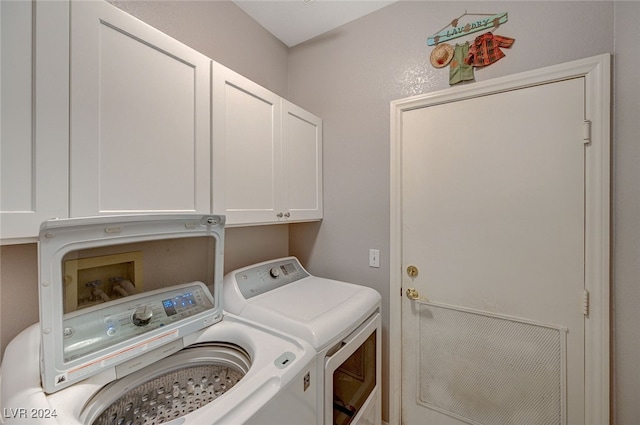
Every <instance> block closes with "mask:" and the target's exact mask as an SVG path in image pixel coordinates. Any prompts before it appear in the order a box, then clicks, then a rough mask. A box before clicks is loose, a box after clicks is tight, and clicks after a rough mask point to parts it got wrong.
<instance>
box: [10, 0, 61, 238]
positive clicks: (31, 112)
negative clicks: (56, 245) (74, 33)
mask: <svg viewBox="0 0 640 425" xmlns="http://www.w3.org/2000/svg"><path fill="white" fill-rule="evenodd" d="M0 20H1V22H0V31H1V37H0V39H1V43H2V45H1V47H0V53H1V58H0V64H1V65H2V70H1V71H0V75H1V78H2V83H1V86H0V87H1V89H0V92H1V111H2V117H1V122H2V125H1V134H0V239H2V242H3V243H21V242H26V241H28V240H26V239H27V238H31V239H33V238H35V237H36V236H37V235H38V232H39V229H40V224H41V223H42V222H43V221H44V220H47V219H49V218H52V217H66V216H67V215H68V189H67V188H68V164H69V162H68V157H69V151H68V145H69V126H68V123H69V115H68V110H69V77H68V76H69V46H68V40H69V5H68V4H67V3H65V2H50V1H42V2H40V1H38V2H30V1H1V2H0ZM35 64H37V65H38V66H37V67H35V66H34V65H35Z"/></svg>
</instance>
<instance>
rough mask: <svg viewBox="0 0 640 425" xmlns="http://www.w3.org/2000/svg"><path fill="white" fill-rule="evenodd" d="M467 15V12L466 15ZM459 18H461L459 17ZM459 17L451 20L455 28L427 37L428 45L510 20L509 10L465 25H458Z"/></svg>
mask: <svg viewBox="0 0 640 425" xmlns="http://www.w3.org/2000/svg"><path fill="white" fill-rule="evenodd" d="M465 15H467V13H466V12H465V14H464V15H462V16H465ZM458 19H459V18H458ZM458 19H454V20H453V21H452V22H451V26H452V27H453V28H449V29H443V30H442V31H440V32H439V33H437V34H434V35H432V36H431V37H429V38H428V39H427V45H428V46H435V45H436V44H438V43H442V42H445V41H448V40H453V39H454V38H458V37H462V36H464V35H467V34H473V33H474V32H478V31H484V30H486V29H487V28H491V27H497V26H498V25H501V24H504V23H505V22H507V20H508V16H507V12H504V13H498V14H496V15H491V16H487V17H486V18H482V19H478V20H477V21H473V22H469V23H467V24H465V25H458Z"/></svg>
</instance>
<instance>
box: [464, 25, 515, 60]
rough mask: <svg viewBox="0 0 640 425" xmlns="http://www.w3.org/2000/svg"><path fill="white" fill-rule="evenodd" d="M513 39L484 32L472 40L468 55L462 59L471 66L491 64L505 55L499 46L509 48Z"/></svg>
mask: <svg viewBox="0 0 640 425" xmlns="http://www.w3.org/2000/svg"><path fill="white" fill-rule="evenodd" d="M514 41H516V40H515V39H514V38H509V37H503V36H500V35H493V34H492V33H490V32H487V33H484V34H482V35H480V36H478V37H476V39H475V40H474V41H473V44H472V45H471V46H470V47H469V55H468V56H467V57H466V58H465V60H464V61H465V62H466V63H467V64H469V65H473V66H487V65H491V64H492V63H494V62H496V61H497V60H499V59H501V58H503V57H504V56H505V54H504V53H503V52H502V50H500V48H501V47H502V48H509V47H511V46H512V45H513V42H514Z"/></svg>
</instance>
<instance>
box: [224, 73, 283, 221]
mask: <svg viewBox="0 0 640 425" xmlns="http://www.w3.org/2000/svg"><path fill="white" fill-rule="evenodd" d="M211 84H212V105H213V108H212V109H213V121H212V126H213V162H212V164H213V212H215V213H219V214H225V215H226V216H227V224H230V225H232V224H258V223H270V222H274V221H276V215H277V214H278V213H280V212H281V201H280V199H279V195H280V182H281V180H282V162H281V161H282V159H281V158H282V154H281V147H280V137H281V125H280V97H279V96H277V95H276V94H274V93H272V92H270V91H269V90H267V89H265V88H263V87H261V86H259V85H258V84H256V83H254V82H253V81H251V80H249V79H247V78H244V77H243V76H241V75H239V74H237V73H235V72H233V71H231V70H230V69H228V68H225V67H223V66H222V65H218V64H215V63H214V65H213V66H212V78H211Z"/></svg>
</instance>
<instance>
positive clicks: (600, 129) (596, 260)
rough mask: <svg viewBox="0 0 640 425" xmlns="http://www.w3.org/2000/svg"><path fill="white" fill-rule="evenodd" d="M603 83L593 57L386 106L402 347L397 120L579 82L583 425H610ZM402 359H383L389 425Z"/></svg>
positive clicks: (395, 302) (395, 307) (393, 281)
mask: <svg viewBox="0 0 640 425" xmlns="http://www.w3.org/2000/svg"><path fill="white" fill-rule="evenodd" d="M610 75H611V56H610V55H609V54H604V55H599V56H594V57H591V58H586V59H581V60H577V61H573V62H568V63H564V64H560V65H555V66H550V67H546V68H542V69H538V70H533V71H527V72H523V73H519V74H514V75H510V76H506V77H501V78H496V79H492V80H488V81H483V82H478V83H475V84H471V85H465V86H461V87H452V88H449V89H446V90H442V91H438V92H434V93H427V94H424V95H419V96H413V97H409V98H405V99H400V100H396V101H393V102H391V135H390V170H391V173H390V174H391V175H390V180H391V182H390V183H391V184H390V190H391V193H390V200H391V201H390V280H389V282H390V291H389V293H390V294H391V299H390V301H389V302H390V330H389V343H390V345H391V346H395V347H400V346H401V341H402V328H401V323H402V309H401V305H402V304H401V302H402V297H403V296H404V295H403V293H402V290H403V288H402V272H403V271H402V199H401V196H402V187H401V184H402V172H403V170H402V163H401V159H402V114H403V113H404V112H405V111H409V110H412V109H416V108H422V107H426V106H431V105H436V104H440V103H447V102H457V101H462V100H465V99H470V98H473V97H477V96H484V95H488V94H494V93H499V92H503V91H508V90H517V89H520V88H524V87H529V86H532V85H538V84H545V83H551V82H555V81H559V80H564V79H568V78H576V77H584V79H585V98H586V110H585V119H587V120H589V121H590V122H591V126H590V134H589V135H588V137H589V138H590V141H589V145H590V146H589V149H586V150H585V289H586V290H587V291H588V292H589V315H588V316H587V317H586V319H585V409H586V411H585V423H599V424H609V421H610V419H609V418H610V366H609V365H610V320H609V310H610V289H609V288H610V286H609V285H610V208H611V207H610V205H611V202H610V196H611V195H610V184H611V183H610V174H611V169H610V168H611V167H610V158H611V155H610V131H611V130H610V108H611V106H610V102H611V89H610V78H611V77H610ZM401 359H402V353H401V352H398V351H397V350H392V351H391V352H390V356H389V376H390V382H389V394H390V400H389V423H390V424H400V423H401V411H402V409H401V407H402V404H401V403H402V399H401V387H402V386H401V376H402V373H401V371H402V364H401Z"/></svg>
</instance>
